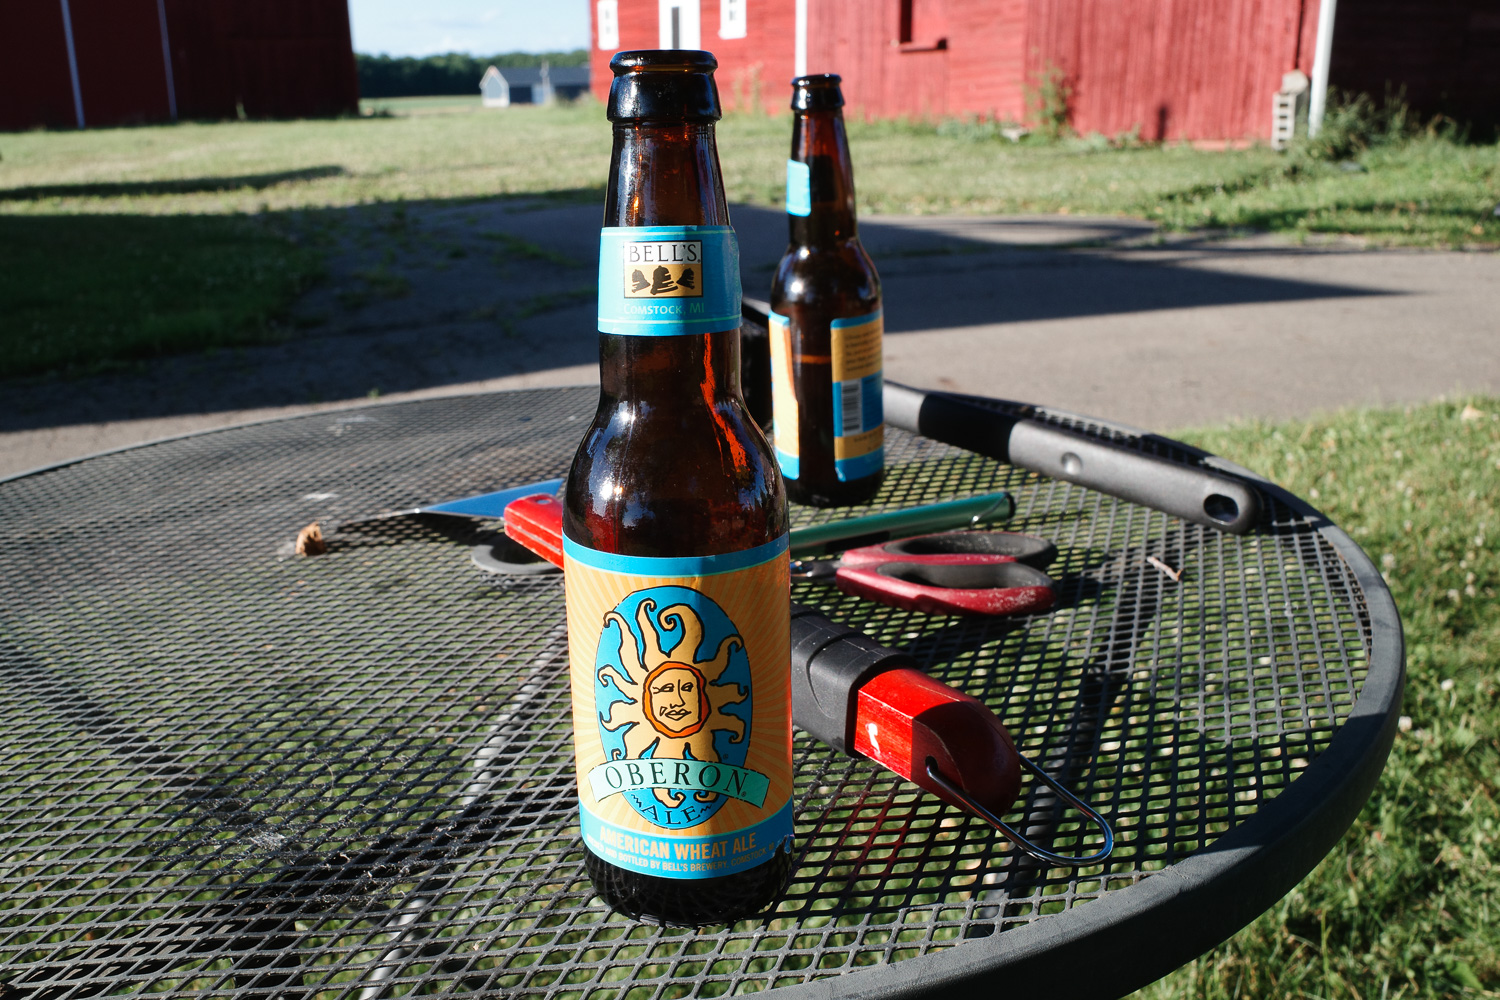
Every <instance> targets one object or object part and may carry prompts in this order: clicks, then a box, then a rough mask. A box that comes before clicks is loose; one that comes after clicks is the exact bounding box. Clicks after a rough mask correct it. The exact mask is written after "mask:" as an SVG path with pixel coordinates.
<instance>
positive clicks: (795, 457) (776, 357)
mask: <svg viewBox="0 0 1500 1000" xmlns="http://www.w3.org/2000/svg"><path fill="white" fill-rule="evenodd" d="M792 162H795V161H792ZM766 320H767V327H768V334H769V339H770V342H771V438H772V443H773V445H774V446H775V448H776V464H777V465H779V466H781V475H782V478H784V479H796V478H797V477H798V476H799V475H801V473H802V453H801V445H800V444H799V443H798V440H797V437H798V435H799V434H800V433H801V430H800V428H801V418H802V413H801V408H800V407H799V406H798V404H797V384H796V372H794V371H793V369H792V321H791V320H790V319H788V318H787V317H785V316H782V315H781V314H780V313H768V314H767V316H766Z"/></svg>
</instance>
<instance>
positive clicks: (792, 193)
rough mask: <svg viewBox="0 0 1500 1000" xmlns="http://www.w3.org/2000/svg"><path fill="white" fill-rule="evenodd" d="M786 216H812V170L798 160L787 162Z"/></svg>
mask: <svg viewBox="0 0 1500 1000" xmlns="http://www.w3.org/2000/svg"><path fill="white" fill-rule="evenodd" d="M786 214H787V215H800V216H802V217H803V218H807V217H808V216H809V215H812V169H811V168H810V167H808V165H807V164H805V163H802V162H800V161H798V160H787V161H786Z"/></svg>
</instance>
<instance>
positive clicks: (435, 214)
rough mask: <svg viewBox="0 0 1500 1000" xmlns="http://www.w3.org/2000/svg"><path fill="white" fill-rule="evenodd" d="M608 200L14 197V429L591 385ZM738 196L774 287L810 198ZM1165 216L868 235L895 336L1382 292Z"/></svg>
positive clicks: (2, 344)
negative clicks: (1206, 260) (797, 211)
mask: <svg viewBox="0 0 1500 1000" xmlns="http://www.w3.org/2000/svg"><path fill="white" fill-rule="evenodd" d="M317 169H323V168H317ZM305 176H312V175H311V174H310V173H309V172H307V171H294V172H288V173H286V174H279V175H261V176H260V178H258V179H257V178H241V179H240V180H241V181H244V182H247V183H248V182H256V183H258V182H260V181H266V180H269V179H270V178H272V177H279V178H282V179H284V180H291V179H295V178H298V177H305ZM220 182H221V181H220V179H214V178H202V179H199V180H197V181H192V182H189V181H183V182H163V183H178V184H197V185H200V186H201V188H200V189H207V188H208V187H209V186H210V185H213V184H217V183H220ZM177 190H181V188H178V189H177ZM12 194H13V193H12ZM602 201H603V197H602V191H601V190H600V189H598V188H584V189H566V190H554V191H547V192H539V193H532V194H524V195H508V196H503V197H496V198H492V199H486V200H475V199H446V200H432V201H425V202H415V201H413V202H399V203H376V204H364V205H356V206H350V207H345V208H325V209H299V210H296V211H295V212H264V213H261V214H259V215H256V216H250V217H245V216H185V215H92V216H85V215H24V216H16V215H12V216H5V215H3V214H0V315H3V316H5V317H6V322H5V323H4V324H0V378H4V379H6V381H5V382H3V383H0V395H4V396H6V397H7V399H8V402H9V404H10V405H8V406H6V407H4V408H0V431H15V430H26V429H35V428H41V427H55V426H62V425H68V424H86V423H101V422H108V421H115V420H127V419H142V418H156V417H168V416H177V415H184V414H199V413H215V412H224V411H235V410H250V409H257V408H261V407H268V406H287V405H300V404H306V403H311V402H325V401H335V400H352V399H358V398H363V397H366V396H370V395H376V394H386V393H393V392H407V391H414V390H423V389H432V388H439V387H443V386H453V385H464V384H469V383H475V382H480V381H484V380H489V379H495V378H501V377H508V376H519V375H532V374H538V373H546V372H558V371H559V370H564V371H567V372H568V375H567V376H566V377H567V378H568V380H570V381H580V382H581V381H587V380H588V372H589V371H590V368H591V366H592V365H594V364H595V363H596V361H597V349H598V334H597V330H596V324H595V309H594V301H593V300H594V296H595V295H596V291H595V285H596V282H597V269H596V266H595V263H594V262H595V261H596V260H597V253H598V239H599V235H598V234H599V226H600V221H601V215H602V211H601V209H602ZM732 211H733V218H734V223H735V227H736V230H737V232H738V235H739V241H740V246H741V263H742V275H743V284H744V289H745V293H746V294H747V295H748V296H750V297H752V298H765V297H767V296H768V295H769V290H770V281H771V273H772V270H773V268H774V266H775V264H776V261H777V260H779V258H780V257H781V255H782V253H783V252H784V250H785V247H786V239H787V236H786V233H787V230H786V216H785V214H784V213H782V212H780V211H776V210H773V209H767V208H761V207H754V206H745V205H737V206H734V208H733V210H732ZM1049 226H1051V227H1056V229H1057V232H1056V233H1054V234H1052V235H1054V236H1055V237H1056V239H1055V240H1054V242H1073V243H1076V242H1077V241H1078V236H1077V233H1078V232H1079V231H1081V230H1084V229H1089V227H1092V230H1098V232H1097V233H1093V234H1092V235H1088V234H1086V235H1085V239H1087V240H1088V241H1090V242H1091V243H1092V244H1093V245H1094V246H1095V247H1096V249H1095V250H1093V251H1090V252H1077V251H1069V250H1061V249H1056V248H1048V247H1046V246H1045V245H1042V244H1043V243H1044V242H1045V239H1046V237H1047V235H1048V234H1047V230H1048V227H1049ZM1143 229H1144V226H1143V224H1142V223H1140V222H1138V221H1135V220H1116V221H1115V222H1113V223H1111V222H1109V221H1107V220H1106V221H1102V222H1101V221H1099V220H1092V221H1089V222H1086V223H1085V222H1081V221H1080V220H1078V219H1074V218H1068V217H1056V218H1055V219H1051V218H1028V219H1019V220H1016V219H1010V220H1006V219H983V218H974V219H959V220H937V221H934V222H930V223H929V222H928V221H926V220H923V221H921V222H920V223H918V222H917V221H916V220H904V219H903V220H901V221H900V222H899V223H895V222H892V223H884V222H881V221H871V222H866V223H865V224H863V225H862V226H861V235H862V237H863V239H864V242H865V244H866V246H867V247H869V248H870V249H871V251H872V253H873V254H874V255H875V258H876V261H877V264H878V266H879V268H880V271H881V275H882V279H883V282H884V285H885V302H886V330H887V332H888V333H889V334H891V335H893V336H899V335H901V334H903V333H909V332H915V331H921V330H934V329H949V328H962V327H974V326H990V325H996V324H1005V323H1015V322H1030V321H1038V320H1055V319H1073V318H1084V317H1094V316H1107V315H1116V314H1127V313H1132V312H1142V311H1150V310H1157V309H1179V308H1185V307H1218V306H1236V305H1244V304H1257V303H1276V302H1293V301H1305V300H1314V299H1330V298H1347V297H1354V296H1367V295H1370V294H1376V293H1372V292H1371V291H1369V290H1368V289H1364V288H1358V287H1352V286H1348V285H1339V284H1331V283H1327V282H1318V281H1311V280H1294V279H1290V278H1281V277H1274V276H1268V275H1258V274H1254V273H1247V272H1246V270H1245V269H1243V268H1237V269H1235V270H1234V271H1229V270H1226V269H1211V268H1203V267H1196V266H1191V265H1192V263H1193V261H1191V260H1188V259H1187V258H1189V257H1197V258H1202V257H1204V256H1210V255H1213V254H1219V253H1222V254H1232V255H1236V256H1246V255H1255V254H1260V253H1264V254H1285V253H1288V252H1292V253H1295V252H1297V251H1295V250H1288V249H1287V248H1276V249H1274V250H1261V249H1256V248H1245V247H1238V248H1233V249H1230V248H1222V249H1215V248H1213V247H1212V246H1209V247H1205V248H1199V249H1198V250H1197V251H1194V252H1192V253H1188V254H1182V253H1178V254H1173V255H1171V256H1163V255H1160V254H1152V255H1147V254H1134V253H1132V252H1131V251H1129V250H1127V249H1116V250H1108V247H1109V246H1110V245H1112V244H1115V243H1119V242H1123V241H1127V240H1131V239H1137V238H1139V237H1140V236H1141V234H1142V231H1143ZM1092 230H1090V232H1091V233H1092ZM1147 231H1148V232H1149V230H1147ZM1100 246H1103V247H1104V248H1105V250H1099V249H1097V248H1098V247H1100ZM1106 251H1107V252H1106ZM372 275H374V276H375V278H376V279H378V280H372V278H371V276H372ZM563 377H565V376H563V375H552V376H550V378H551V379H553V380H556V379H558V378H563Z"/></svg>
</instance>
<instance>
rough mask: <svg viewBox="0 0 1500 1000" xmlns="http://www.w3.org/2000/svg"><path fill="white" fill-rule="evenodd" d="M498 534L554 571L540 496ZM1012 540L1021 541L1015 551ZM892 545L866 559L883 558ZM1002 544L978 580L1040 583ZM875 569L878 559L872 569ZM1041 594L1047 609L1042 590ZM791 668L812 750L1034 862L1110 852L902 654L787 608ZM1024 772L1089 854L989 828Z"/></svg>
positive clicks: (558, 542) (925, 549)
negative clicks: (855, 766)
mask: <svg viewBox="0 0 1500 1000" xmlns="http://www.w3.org/2000/svg"><path fill="white" fill-rule="evenodd" d="M505 531H506V534H507V535H509V536H510V537H511V538H512V539H514V540H515V541H517V542H520V543H521V544H522V545H524V546H526V547H527V548H528V549H530V550H531V551H532V552H534V553H536V554H537V555H539V556H541V557H542V558H544V559H546V560H547V561H548V562H551V563H554V564H555V565H559V566H560V565H562V504H561V503H560V502H559V501H558V500H557V499H555V498H554V497H551V496H547V495H545V494H544V495H539V496H532V497H524V498H522V499H520V500H516V501H514V502H512V503H511V505H510V506H509V507H507V508H506V510H505ZM992 534H996V533H992ZM941 537H943V536H934V535H928V536H921V537H919V538H914V539H908V540H907V542H909V543H911V545H910V546H909V549H910V551H908V552H905V553H900V554H899V557H900V558H906V559H909V558H912V557H914V556H921V555H924V554H925V555H927V556H932V555H938V556H944V555H946V556H947V557H952V556H953V555H956V554H959V553H955V552H948V553H934V552H933V551H932V549H933V547H934V546H936V545H938V544H939V543H935V542H933V541H932V539H934V538H941ZM960 537H976V538H984V537H985V535H984V534H975V535H966V536H960ZM1018 539H1028V540H1027V541H1025V542H1024V543H1022V542H1021V541H1018ZM1037 543H1040V544H1037ZM900 544H902V543H892V544H891V545H890V546H871V547H870V548H871V549H888V548H891V547H893V546H895V545H900ZM988 544H990V545H992V546H998V545H1000V544H1001V543H999V542H991V543H988ZM1004 544H1007V545H1010V546H1011V551H1010V552H1008V553H1006V555H1005V560H1006V561H1004V562H998V563H997V562H993V561H991V562H986V563H983V564H981V565H982V566H983V567H984V568H985V569H986V572H989V571H990V567H993V566H995V565H1007V566H1013V567H1021V568H1025V569H1030V570H1031V571H1032V572H1035V573H1037V574H1038V575H1039V576H1042V579H1044V580H1045V579H1046V577H1045V576H1044V575H1043V574H1041V573H1040V571H1038V570H1036V569H1035V568H1033V567H1030V566H1027V565H1026V564H1025V563H1024V562H1022V557H1023V556H1025V557H1027V558H1030V559H1034V560H1046V561H1050V560H1051V558H1052V557H1053V556H1055V554H1056V550H1055V549H1052V548H1051V546H1050V545H1049V544H1048V543H1046V542H1044V541H1042V540H1041V539H1032V538H1030V536H1012V537H1011V538H1010V539H1008V540H1006V542H1005V543H1004ZM1023 544H1024V551H1022V549H1023ZM1048 550H1050V552H1049V551H1048ZM856 551H859V550H856ZM849 555H854V553H848V554H846V557H845V562H846V565H847V560H848V556H849ZM996 555H997V553H995V552H990V553H989V558H990V559H991V560H993V559H994V558H995V556H996ZM892 557H893V558H894V557H895V556H892ZM860 558H863V557H856V561H857V560H858V559H860ZM870 558H871V559H873V558H874V557H870ZM885 564H886V562H885V561H884V557H882V561H881V562H880V565H885ZM1044 564H1045V563H1044ZM935 565H939V566H942V565H959V566H962V565H963V564H962V563H958V564H944V563H937V564H935ZM841 572H847V570H841ZM1047 584H1048V587H1049V590H1048V600H1047V604H1048V605H1049V606H1050V604H1051V591H1050V584H1051V581H1050V580H1048V581H1047ZM948 589H952V588H948ZM882 593H888V591H882ZM877 599H880V600H884V599H886V598H885V597H880V598H877ZM903 606H911V605H903ZM1038 610H1040V608H1038ZM989 613H992V614H994V613H1003V612H989ZM791 667H792V720H793V722H795V723H796V725H797V727H798V728H799V729H801V730H803V731H804V732H806V733H808V734H809V735H811V736H812V737H814V738H815V739H818V740H820V741H822V742H823V743H826V744H828V745H829V746H831V747H833V748H834V749H836V750H840V751H842V752H844V753H847V754H850V755H851V756H860V757H867V758H869V759H870V760H873V761H875V762H876V763H878V764H881V765H882V766H884V767H886V768H888V769H889V770H891V771H893V772H895V773H896V774H899V775H900V776H901V777H903V778H905V779H907V780H908V781H911V782H913V783H915V784H917V785H920V786H921V787H922V788H925V789H927V790H928V791H929V792H932V793H933V794H934V795H936V796H938V797H939V798H941V799H942V800H943V801H945V802H948V803H950V804H953V805H956V806H959V807H961V808H966V809H969V810H972V811H973V812H975V813H977V814H978V815H979V816H981V817H983V818H984V819H985V820H986V821H987V822H989V823H990V824H991V825H992V826H994V827H995V828H996V829H998V830H1000V831H1001V832H1003V833H1004V834H1005V835H1006V836H1007V837H1009V838H1010V839H1011V840H1012V841H1013V842H1014V843H1015V844H1016V845H1017V846H1018V847H1020V848H1021V850H1023V851H1025V852H1026V853H1027V854H1030V855H1031V856H1033V857H1035V858H1038V859H1040V860H1043V861H1047V862H1049V863H1052V864H1058V865H1091V864H1096V863H1098V862H1100V861H1102V860H1104V859H1105V858H1106V857H1108V856H1109V854H1110V852H1111V851H1112V850H1114V833H1113V832H1112V831H1111V830H1110V827H1109V824H1108V823H1107V822H1105V820H1104V818H1103V817H1102V816H1100V815H1099V814H1098V813H1097V812H1096V811H1094V810H1093V809H1092V808H1090V807H1089V806H1088V805H1087V804H1086V803H1084V802H1083V801H1081V800H1080V799H1078V798H1077V797H1076V796H1074V795H1073V794H1072V793H1071V792H1069V791H1068V790H1067V789H1066V788H1063V787H1062V786H1061V785H1059V784H1058V783H1057V782H1056V781H1055V780H1054V779H1053V778H1052V777H1051V776H1050V775H1048V774H1046V773H1045V772H1044V771H1042V769H1041V768H1039V767H1037V766H1036V765H1035V764H1033V763H1032V762H1031V761H1029V760H1027V759H1026V758H1025V757H1022V756H1021V755H1020V754H1019V753H1017V752H1016V748H1015V745H1014V744H1013V743H1012V742H1011V739H1010V734H1009V733H1008V732H1006V729H1005V726H1004V725H1003V724H1002V723H1001V722H1000V720H999V719H998V718H997V717H996V716H995V713H994V712H991V711H990V710H989V708H988V707H986V706H985V704H984V703H983V702H981V701H980V700H979V699H977V698H974V697H971V696H970V695H967V694H964V693H963V692H962V691H959V690H957V689H956V688H953V687H950V686H948V685H947V684H944V683H942V682H940V681H937V680H934V679H933V678H931V677H929V676H927V675H926V674H924V673H923V672H922V671H921V670H919V669H917V666H916V663H915V662H914V661H913V660H912V659H911V658H910V657H908V656H906V655H905V654H904V653H900V652H898V651H896V650H893V649H888V648H886V647H885V646H882V645H880V644H879V643H878V642H876V641H875V640H874V639H871V638H870V637H869V636H867V635H865V634H864V633H862V632H859V631H858V630H856V629H852V628H849V627H848V626H845V625H840V624H838V623H836V622H833V621H831V620H830V619H828V618H826V617H824V616H823V615H821V614H819V613H818V612H816V611H814V610H813V609H811V608H807V607H804V606H802V605H799V604H795V603H794V604H793V605H792V663H791ZM1023 768H1024V769H1026V770H1029V771H1030V772H1031V773H1032V774H1033V775H1035V776H1036V777H1037V778H1038V779H1039V780H1041V781H1043V782H1045V783H1046V784H1047V785H1048V786H1049V787H1051V788H1052V789H1053V790H1054V791H1055V792H1057V794H1058V795H1059V796H1060V797H1062V798H1063V799H1065V800H1066V801H1067V802H1069V803H1071V804H1072V805H1073V806H1074V807H1075V808H1077V809H1078V810H1080V811H1081V812H1083V813H1084V815H1086V816H1087V817H1088V818H1089V819H1090V820H1092V821H1093V822H1094V823H1096V824H1098V826H1099V829H1100V830H1101V832H1102V833H1103V837H1104V845H1103V847H1102V848H1101V849H1100V850H1099V851H1097V852H1095V853H1094V854H1091V855H1088V856H1087V857H1066V856H1063V855H1059V854H1054V853H1053V852H1051V851H1048V850H1046V849H1045V848H1042V847H1039V846H1038V845H1036V844H1033V843H1032V842H1031V841H1030V840H1028V839H1027V838H1026V837H1025V836H1024V835H1022V834H1021V833H1020V832H1019V831H1017V830H1015V829H1014V828H1013V827H1011V826H1009V825H1008V824H1006V823H1005V822H1004V821H1003V820H1001V819H1000V817H1001V816H1002V815H1004V813H1005V812H1006V811H1007V810H1008V809H1009V808H1010V807H1011V805H1012V804H1014V802H1015V800H1016V797H1017V795H1018V794H1019V792H1020V787H1021V770H1022V769H1023Z"/></svg>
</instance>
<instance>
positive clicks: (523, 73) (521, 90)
mask: <svg viewBox="0 0 1500 1000" xmlns="http://www.w3.org/2000/svg"><path fill="white" fill-rule="evenodd" d="M588 89H589V68H588V67H587V66H557V67H553V66H549V65H548V64H547V62H546V60H543V61H542V64H541V65H540V66H512V67H509V68H507V69H499V68H497V67H495V66H491V67H490V68H489V69H487V70H485V71H484V76H482V77H481V78H480V80H479V96H480V99H481V100H483V101H484V106H485V107H487V108H508V107H510V106H511V105H512V104H551V103H552V102H553V101H556V100H563V101H571V100H573V99H574V98H576V97H579V96H581V95H582V94H584V93H585V92H587V91H588Z"/></svg>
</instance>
